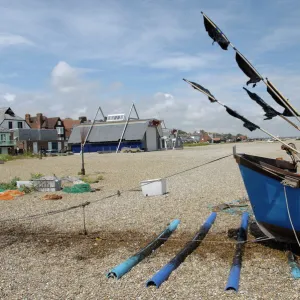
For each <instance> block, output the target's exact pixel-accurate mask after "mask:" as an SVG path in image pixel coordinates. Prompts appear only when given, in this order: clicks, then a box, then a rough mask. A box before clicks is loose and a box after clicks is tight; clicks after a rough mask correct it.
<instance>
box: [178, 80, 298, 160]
mask: <svg viewBox="0 0 300 300" xmlns="http://www.w3.org/2000/svg"><path fill="white" fill-rule="evenodd" d="M183 80H184V81H185V82H187V83H189V84H190V85H191V86H192V87H193V88H194V89H197V90H198V91H199V92H201V93H203V94H204V95H206V96H207V97H209V98H213V100H214V101H213V102H217V103H218V104H219V105H221V106H223V107H224V108H226V107H228V108H230V107H229V106H227V105H225V104H223V103H222V102H220V101H219V100H217V99H216V98H215V97H212V96H211V95H209V94H208V93H206V92H205V91H202V90H201V89H199V88H198V87H197V86H195V85H194V84H193V83H191V82H190V81H188V80H186V79H184V78H183ZM230 109H231V108H230ZM251 123H252V124H254V125H255V126H256V127H257V129H260V130H261V131H262V132H264V133H265V134H267V135H268V136H270V137H272V138H273V139H275V140H277V141H278V142H280V143H281V144H282V145H285V146H286V147H288V148H289V149H290V150H292V151H295V152H296V153H298V154H300V151H298V150H297V149H295V148H293V147H291V146H290V145H288V144H287V143H285V142H284V141H282V140H281V139H279V138H278V137H276V136H275V135H273V134H272V133H270V132H268V131H267V130H265V129H263V128H261V127H260V126H258V125H256V124H255V123H253V122H251Z"/></svg>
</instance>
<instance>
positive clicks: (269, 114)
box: [243, 87, 281, 120]
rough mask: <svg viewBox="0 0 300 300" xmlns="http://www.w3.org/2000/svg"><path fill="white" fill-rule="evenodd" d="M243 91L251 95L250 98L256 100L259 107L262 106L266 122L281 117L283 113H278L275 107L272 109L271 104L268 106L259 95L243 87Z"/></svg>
mask: <svg viewBox="0 0 300 300" xmlns="http://www.w3.org/2000/svg"><path fill="white" fill-rule="evenodd" d="M243 89H244V90H245V91H246V92H247V94H248V95H249V97H250V98H251V99H252V100H254V101H255V102H256V103H257V104H258V105H260V106H261V107H262V109H263V110H264V112H265V116H266V118H265V120H271V119H272V118H274V117H276V116H280V115H281V113H279V112H278V111H276V110H275V109H274V108H273V107H271V106H270V105H269V104H267V103H266V102H265V101H264V100H263V99H261V98H260V97H259V96H258V95H257V94H255V93H252V92H250V91H249V90H247V89H246V88H245V87H243Z"/></svg>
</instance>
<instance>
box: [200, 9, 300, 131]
mask: <svg viewBox="0 0 300 300" xmlns="http://www.w3.org/2000/svg"><path fill="white" fill-rule="evenodd" d="M201 14H202V15H203V17H205V18H206V20H207V21H208V22H209V23H210V24H211V25H212V26H214V27H215V28H216V27H217V28H218V29H219V27H218V26H217V25H216V24H214V22H213V21H212V20H210V18H209V17H208V16H207V15H205V14H204V13H203V12H202V11H201ZM219 30H220V29H219ZM219 33H220V34H221V35H222V36H223V38H225V39H226V40H227V41H228V42H229V45H230V46H231V47H232V48H233V50H234V51H236V52H238V53H239V54H240V55H241V56H242V57H243V58H244V59H245V60H246V62H248V64H249V66H250V67H251V69H252V70H253V71H254V72H255V73H257V75H258V76H259V77H260V79H261V80H262V82H263V83H264V84H265V85H266V86H267V88H269V89H270V90H272V92H273V93H275V95H277V97H278V98H279V100H280V102H281V103H282V104H283V105H284V106H285V107H286V108H287V109H288V110H289V111H290V112H291V113H292V114H293V116H294V117H295V118H296V119H297V121H298V122H299V123H300V119H299V117H298V116H297V114H296V113H295V112H294V110H293V108H292V106H291V105H290V104H288V101H287V99H286V98H285V97H284V96H283V95H282V94H281V93H280V92H279V91H276V90H275V89H274V88H273V87H271V86H270V85H268V83H267V82H266V81H265V79H264V78H263V76H262V75H261V74H260V73H259V72H258V71H257V70H256V69H255V68H254V66H252V64H251V63H250V62H249V60H248V59H247V58H246V57H245V56H244V55H243V54H242V53H241V52H240V51H239V50H238V49H237V48H236V47H235V46H234V45H233V44H232V43H231V42H230V41H229V39H228V38H227V36H226V35H225V34H224V33H223V32H221V30H220V32H219ZM267 80H268V79H267ZM282 99H284V100H285V101H282ZM285 120H287V119H285ZM288 122H289V121H288ZM289 123H290V124H291V122H289ZM291 125H292V124H291ZM292 126H294V125H292ZM294 127H295V126H294ZM295 128H297V129H298V127H295ZM298 130H299V129H298Z"/></svg>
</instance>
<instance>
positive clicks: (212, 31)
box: [201, 12, 230, 50]
mask: <svg viewBox="0 0 300 300" xmlns="http://www.w3.org/2000/svg"><path fill="white" fill-rule="evenodd" d="M201 13H202V15H203V20H204V27H205V29H206V31H207V33H208V35H209V36H210V37H211V38H212V39H213V44H214V43H215V42H217V43H218V44H219V46H220V47H221V48H222V49H223V50H228V45H229V44H230V42H229V40H228V38H227V37H226V36H225V34H224V33H223V32H222V31H221V29H220V28H219V27H218V26H217V25H216V24H215V23H214V22H213V21H212V20H211V19H210V18H208V17H207V16H206V15H205V14H204V13H203V12H201Z"/></svg>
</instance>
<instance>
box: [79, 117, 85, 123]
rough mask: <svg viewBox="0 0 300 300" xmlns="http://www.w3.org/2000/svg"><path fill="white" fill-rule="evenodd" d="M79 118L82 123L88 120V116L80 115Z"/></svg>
mask: <svg viewBox="0 0 300 300" xmlns="http://www.w3.org/2000/svg"><path fill="white" fill-rule="evenodd" d="M78 120H79V121H80V123H84V122H86V121H87V118H86V117H79V118H78Z"/></svg>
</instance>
